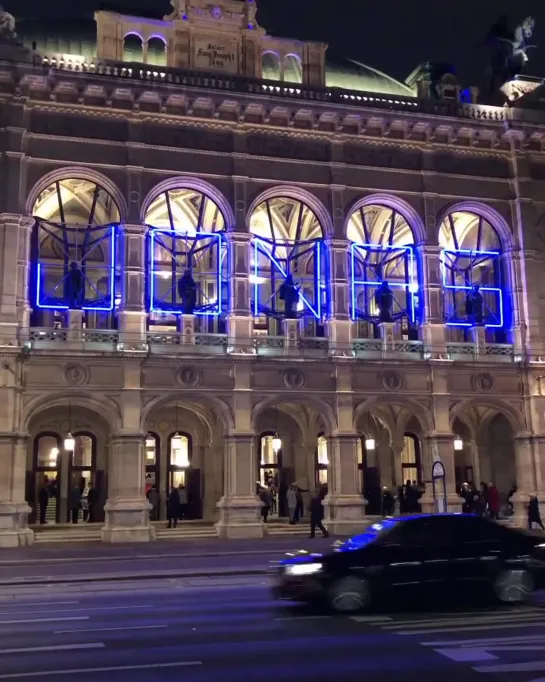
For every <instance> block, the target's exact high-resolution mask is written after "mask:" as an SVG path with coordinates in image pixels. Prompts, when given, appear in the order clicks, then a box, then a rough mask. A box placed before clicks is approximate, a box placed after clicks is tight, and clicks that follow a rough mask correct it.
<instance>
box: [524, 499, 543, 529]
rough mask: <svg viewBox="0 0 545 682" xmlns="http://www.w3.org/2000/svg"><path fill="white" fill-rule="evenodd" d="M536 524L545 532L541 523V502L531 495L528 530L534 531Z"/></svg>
mask: <svg viewBox="0 0 545 682" xmlns="http://www.w3.org/2000/svg"><path fill="white" fill-rule="evenodd" d="M534 523H537V525H538V526H539V527H540V528H541V530H545V528H544V527H543V522H542V521H541V514H540V513H539V500H538V499H537V495H535V494H534V495H530V502H529V504H528V530H532V527H533V525H534Z"/></svg>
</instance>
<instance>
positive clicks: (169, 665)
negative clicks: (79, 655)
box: [0, 661, 202, 680]
mask: <svg viewBox="0 0 545 682" xmlns="http://www.w3.org/2000/svg"><path fill="white" fill-rule="evenodd" d="M192 665H202V661H182V662H180V663H149V664H144V665H120V666H117V667H111V668H78V669H77V670H41V671H39V672H32V673H11V674H9V675H0V680H15V679H21V678H23V677H46V676H47V677H53V676H54V675H80V674H84V673H110V672H120V671H123V670H152V669H157V668H183V667H188V666H192Z"/></svg>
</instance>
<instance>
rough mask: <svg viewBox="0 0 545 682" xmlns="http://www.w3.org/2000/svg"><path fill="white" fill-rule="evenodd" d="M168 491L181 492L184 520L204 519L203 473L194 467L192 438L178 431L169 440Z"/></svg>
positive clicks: (181, 507) (181, 511)
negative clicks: (175, 490)
mask: <svg viewBox="0 0 545 682" xmlns="http://www.w3.org/2000/svg"><path fill="white" fill-rule="evenodd" d="M167 448H168V464H167V490H172V489H173V488H176V489H178V490H179V491H180V514H181V517H182V518H183V519H200V518H202V490H201V471H200V469H197V468H195V467H194V466H193V463H192V456H193V447H192V438H191V435H190V434H188V433H184V432H181V431H176V432H175V433H172V434H170V435H169V437H168V439H167Z"/></svg>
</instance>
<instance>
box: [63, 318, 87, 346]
mask: <svg viewBox="0 0 545 682" xmlns="http://www.w3.org/2000/svg"><path fill="white" fill-rule="evenodd" d="M66 317H67V326H68V332H67V335H66V340H67V341H68V342H69V343H82V342H83V310H69V311H68V312H67V315H66Z"/></svg>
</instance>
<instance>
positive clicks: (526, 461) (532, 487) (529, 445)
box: [511, 433, 538, 528]
mask: <svg viewBox="0 0 545 682" xmlns="http://www.w3.org/2000/svg"><path fill="white" fill-rule="evenodd" d="M533 441H534V439H533V438H532V436H531V435H530V434H529V433H518V434H517V435H516V436H515V466H516V472H517V492H516V493H515V494H514V495H513V497H512V498H511V501H512V502H513V506H514V508H515V516H514V519H513V522H514V524H515V525H516V526H519V527H521V528H525V527H527V525H528V511H527V505H528V501H529V499H530V495H532V494H535V493H537V492H538V490H537V484H536V467H535V462H534V442H533Z"/></svg>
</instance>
